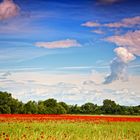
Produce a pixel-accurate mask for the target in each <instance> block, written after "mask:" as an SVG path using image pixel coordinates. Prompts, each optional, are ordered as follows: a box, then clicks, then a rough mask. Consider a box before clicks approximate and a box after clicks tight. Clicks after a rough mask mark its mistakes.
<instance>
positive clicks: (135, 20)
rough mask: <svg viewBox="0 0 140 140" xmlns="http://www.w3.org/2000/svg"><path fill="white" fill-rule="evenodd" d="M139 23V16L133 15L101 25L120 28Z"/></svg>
mask: <svg viewBox="0 0 140 140" xmlns="http://www.w3.org/2000/svg"><path fill="white" fill-rule="evenodd" d="M136 25H140V16H135V17H131V18H124V19H122V20H121V21H119V22H114V23H108V24H104V25H103V26H106V27H110V28H120V27H133V26H136Z"/></svg>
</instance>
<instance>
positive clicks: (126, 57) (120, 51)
mask: <svg viewBox="0 0 140 140" xmlns="http://www.w3.org/2000/svg"><path fill="white" fill-rule="evenodd" d="M114 52H115V53H116V55H117V57H118V58H119V59H120V60H121V61H123V62H124V63H128V62H130V61H132V60H134V59H135V56H134V55H133V54H132V53H130V52H129V51H128V50H127V49H126V48H123V47H118V48H116V49H114Z"/></svg>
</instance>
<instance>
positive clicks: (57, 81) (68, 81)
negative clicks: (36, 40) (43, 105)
mask: <svg viewBox="0 0 140 140" xmlns="http://www.w3.org/2000/svg"><path fill="white" fill-rule="evenodd" d="M104 76H105V74H102V73H98V72H95V71H94V72H93V73H92V74H59V75H58V74H48V73H47V72H16V73H12V75H11V76H10V77H8V79H7V80H2V79H1V82H0V87H2V88H0V90H4V91H8V92H11V93H12V94H13V95H14V97H16V98H18V99H20V100H23V101H28V100H45V99H47V98H56V99H57V100H59V101H65V102H67V103H71V104H76V103H78V104H82V103H84V102H88V101H91V102H93V103H98V104H101V103H102V101H103V100H104V99H106V98H108V99H112V100H115V101H116V102H117V103H120V104H125V105H138V104H140V102H139V101H140V93H139V90H140V88H139V83H140V76H130V80H129V81H126V82H121V81H118V80H117V81H115V82H113V83H111V84H108V85H104V84H101V82H102V80H103V77H104ZM97 83H98V84H97ZM134 83H135V84H134ZM130 85H131V86H130Z"/></svg>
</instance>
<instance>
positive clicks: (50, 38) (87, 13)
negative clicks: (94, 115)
mask: <svg viewBox="0 0 140 140" xmlns="http://www.w3.org/2000/svg"><path fill="white" fill-rule="evenodd" d="M139 7H140V1H139V0H133V1H132V0H76V1H70V0H24V1H21V0H0V91H7V92H10V93H12V95H13V97H15V98H17V99H19V100H21V101H23V102H27V101H29V100H35V101H39V100H45V99H48V98H55V99H57V100H58V101H64V102H66V103H68V104H78V105H81V104H84V103H86V102H92V103H95V104H98V105H101V104H102V102H103V100H104V99H111V100H114V101H115V102H116V103H118V104H120V105H132V106H135V105H139V104H140V87H139V83H140V8H139Z"/></svg>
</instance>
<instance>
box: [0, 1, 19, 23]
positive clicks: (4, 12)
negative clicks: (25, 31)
mask: <svg viewBox="0 0 140 140" xmlns="http://www.w3.org/2000/svg"><path fill="white" fill-rule="evenodd" d="M19 11H20V8H19V7H18V5H17V4H15V3H14V2H13V0H3V2H1V3H0V20H4V19H8V18H11V17H14V16H17V15H18V14H19Z"/></svg>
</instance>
